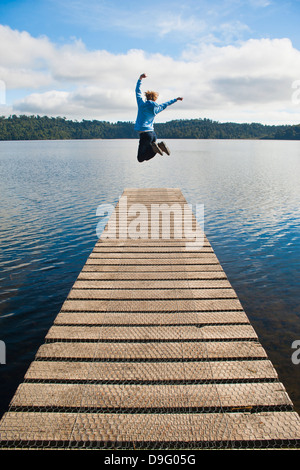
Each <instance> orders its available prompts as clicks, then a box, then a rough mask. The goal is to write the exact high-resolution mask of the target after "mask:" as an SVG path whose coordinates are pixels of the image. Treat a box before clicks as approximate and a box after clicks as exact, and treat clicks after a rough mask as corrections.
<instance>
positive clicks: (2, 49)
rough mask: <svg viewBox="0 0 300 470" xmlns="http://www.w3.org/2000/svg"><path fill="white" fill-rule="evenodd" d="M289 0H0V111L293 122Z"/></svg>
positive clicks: (298, 66) (295, 36) (298, 63)
mask: <svg viewBox="0 0 300 470" xmlns="http://www.w3.org/2000/svg"><path fill="white" fill-rule="evenodd" d="M299 19H300V0H293V1H287V0H243V1H242V0H224V1H220V0H185V1H184V2H182V0H181V1H179V0H169V1H166V0H152V1H151V2H141V1H137V0H89V1H88V2H87V1H86V0H9V1H7V0H0V115H2V116H9V115H11V114H16V115H21V114H26V115H40V116H45V115H47V116H54V117H55V116H61V117H66V118H67V119H73V120H78V121H81V120H82V119H87V120H90V119H97V120H103V121H110V122H116V121H134V120H135V118H136V100H135V93H134V90H135V85H136V81H137V79H138V77H139V75H140V74H141V73H146V74H147V78H146V79H145V80H143V82H142V87H143V88H142V89H143V91H146V90H148V89H149V90H155V91H158V92H159V98H158V102H165V101H168V100H170V99H172V98H176V97H178V96H182V97H183V101H178V102H177V103H175V104H174V105H172V106H170V107H168V108H167V109H166V110H165V111H164V112H163V113H161V114H160V115H158V116H157V119H156V122H166V121H170V120H173V119H195V118H196V119H198V118H200V119H203V118H208V119H212V120H216V121H219V122H259V123H262V124H276V125H277V124H299V123H300V28H299Z"/></svg>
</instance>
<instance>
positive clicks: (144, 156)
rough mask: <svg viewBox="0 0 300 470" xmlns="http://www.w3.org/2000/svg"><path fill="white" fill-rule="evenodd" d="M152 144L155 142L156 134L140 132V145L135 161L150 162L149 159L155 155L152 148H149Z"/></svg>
mask: <svg viewBox="0 0 300 470" xmlns="http://www.w3.org/2000/svg"><path fill="white" fill-rule="evenodd" d="M152 142H156V134H155V132H154V131H151V132H142V133H141V134H140V143H139V149H138V154H137V159H138V161H139V162H143V161H145V160H151V158H153V157H154V156H155V155H156V153H155V152H154V150H153V148H152V147H151V144H152Z"/></svg>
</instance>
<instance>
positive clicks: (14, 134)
mask: <svg viewBox="0 0 300 470" xmlns="http://www.w3.org/2000/svg"><path fill="white" fill-rule="evenodd" d="M155 131H156V132H157V134H158V136H159V137H160V138H169V139H278V140H300V124H299V125H293V126H292V125H277V126H275V125H264V124H259V123H248V124H247V123H245V124H238V123H234V122H226V123H220V122H218V121H213V120H211V119H207V118H204V119H178V120H174V121H169V122H166V123H157V124H155ZM137 136H138V134H137V132H136V131H134V123H133V122H123V121H118V122H116V123H110V122H108V121H98V120H85V119H83V120H82V121H72V120H67V119H66V118H64V117H48V116H26V115H21V116H16V115H12V116H9V117H4V116H2V117H0V140H2V141H3V140H60V139H133V138H137Z"/></svg>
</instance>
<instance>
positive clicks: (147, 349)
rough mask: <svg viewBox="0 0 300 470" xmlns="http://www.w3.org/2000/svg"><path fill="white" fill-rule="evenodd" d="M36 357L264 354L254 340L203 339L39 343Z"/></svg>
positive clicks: (226, 357)
mask: <svg viewBox="0 0 300 470" xmlns="http://www.w3.org/2000/svg"><path fill="white" fill-rule="evenodd" d="M37 358H38V359H47V358H48V359H49V358H54V359H69V360H75V359H78V360H82V359H90V360H95V361H97V360H100V361H102V360H103V361H106V360H111V361H114V360H127V361H130V360H131V361H135V360H139V361H140V360H155V361H164V360H182V361H190V360H192V361H195V360H196V361H199V360H204V361H205V360H215V359H224V360H225V361H226V360H229V359H239V358H248V359H251V358H261V359H266V358H267V354H266V351H265V350H264V348H263V347H262V346H261V344H259V343H257V342H256V341H245V340H238V341H217V342H213V341H207V342H206V341H203V342H191V343H189V342H171V341H170V342H167V343H164V342H151V341H149V342H146V343H141V342H128V343H121V342H119V343H118V342H107V343H101V342H94V343H90V342H85V341H81V342H76V343H75V342H65V341H61V342H60V341H56V342H53V343H46V344H43V345H42V346H41V347H40V348H39V349H38V351H37Z"/></svg>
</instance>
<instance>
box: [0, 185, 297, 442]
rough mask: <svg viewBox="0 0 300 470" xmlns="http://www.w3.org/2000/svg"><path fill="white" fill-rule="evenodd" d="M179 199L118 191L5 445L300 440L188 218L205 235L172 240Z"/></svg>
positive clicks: (283, 395)
mask: <svg viewBox="0 0 300 470" xmlns="http://www.w3.org/2000/svg"><path fill="white" fill-rule="evenodd" d="M125 203H126V204H125ZM158 205H160V206H159V208H160V209H163V210H165V215H166V214H167V213H168V209H170V210H169V216H170V217H169V222H170V224H169V225H170V233H169V234H168V233H167V232H168V227H167V228H166V227H164V226H163V217H162V213H161V214H159V217H156V219H155V220H151V223H150V220H149V219H150V214H151V215H153V214H154V213H155V211H153V214H152V212H151V210H152V208H153V207H154V208H155V209H157V207H158ZM161 205H164V206H161ZM186 206H187V201H186V200H185V198H184V196H183V195H182V192H181V191H180V190H179V189H168V188H158V189H126V190H125V191H124V193H123V195H122V196H121V198H120V199H119V202H118V204H117V206H116V207H115V210H114V212H113V213H112V214H111V216H110V219H109V220H110V221H109V224H108V225H107V226H106V229H105V231H104V232H103V234H102V236H101V238H100V239H99V240H98V241H97V243H96V244H95V247H94V249H93V251H92V253H91V255H90V256H89V258H88V259H87V262H86V264H85V266H84V267H83V269H82V271H81V272H80V274H79V276H78V278H77V280H76V282H75V284H74V286H73V287H72V289H71V291H70V293H69V295H68V297H67V299H66V301H65V302H64V304H63V305H62V308H61V310H60V312H59V313H58V315H57V317H56V319H55V321H54V324H53V326H52V327H51V328H50V330H49V332H48V334H47V336H46V338H45V342H44V344H43V345H42V346H41V347H40V348H39V350H38V352H37V354H36V357H35V359H34V361H33V362H32V364H31V365H30V367H29V369H28V371H27V373H26V375H25V378H24V381H23V383H21V384H20V385H19V387H18V389H17V390H16V393H15V395H14V397H13V398H12V401H11V403H10V405H9V409H8V411H7V412H6V413H5V414H4V416H3V418H2V420H1V423H0V440H1V446H2V448H7V449H8V448H41V449H47V448H49V447H50V448H69V449H74V448H79V449H89V448H99V449H122V448H124V449H130V448H134V449H164V448H166V449H181V448H187V449H212V448H219V449H230V448H249V447H251V448H260V449H261V448H270V447H272V448H282V447H284V448H299V447H300V446H299V443H300V419H299V416H298V414H297V413H296V412H295V411H294V408H293V404H292V402H291V400H290V398H289V396H288V394H287V392H286V390H285V388H284V386H283V384H282V383H281V382H280V381H279V378H278V376H277V373H276V370H275V369H274V367H273V365H272V364H271V362H270V360H269V359H268V357H267V354H266V352H265V350H264V348H263V347H262V345H261V344H260V342H259V340H258V337H257V335H256V332H255V331H254V329H253V327H252V326H251V324H250V322H249V319H248V317H247V315H246V313H245V312H244V310H243V307H242V305H241V303H240V301H239V299H238V297H237V295H236V293H235V291H234V289H233V288H232V286H231V284H230V282H229V281H228V279H227V277H226V274H225V273H224V271H223V269H222V267H221V265H220V263H219V261H218V259H217V257H216V255H215V253H214V251H213V249H212V247H211V245H210V243H209V241H208V240H207V238H206V236H205V235H204V234H203V231H202V232H201V227H200V225H199V223H198V222H197V220H196V218H195V216H192V227H193V229H197V230H198V232H195V234H196V233H199V234H201V233H202V239H201V240H200V238H201V237H200V238H199V239H197V240H196V239H194V240H193V238H192V237H191V233H190V232H189V233H188V236H186V234H185V232H184V230H182V235H181V236H178V227H180V224H181V223H182V218H183V214H184V208H185V207H186ZM124 207H126V213H125V212H123V213H122V211H121V208H123V209H124ZM123 209H122V210H123ZM156 215H157V213H156ZM153 217H154V215H153ZM171 219H172V220H173V224H172V223H171ZM157 223H158V226H157ZM153 224H154V225H155V227H154V229H153ZM129 229H130V230H131V235H130V236H129V231H130V230H129ZM166 233H167V236H166V235H165V234H166ZM133 234H135V235H138V236H136V237H133V236H132V235H133ZM141 237H142V238H141ZM195 237H196V235H195ZM195 240H196V241H197V243H195V245H193V243H190V244H188V242H195ZM197 244H198V245H197Z"/></svg>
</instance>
